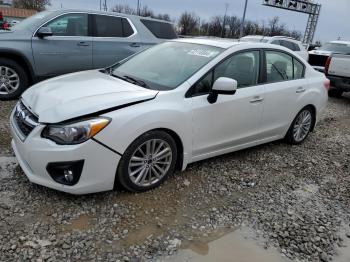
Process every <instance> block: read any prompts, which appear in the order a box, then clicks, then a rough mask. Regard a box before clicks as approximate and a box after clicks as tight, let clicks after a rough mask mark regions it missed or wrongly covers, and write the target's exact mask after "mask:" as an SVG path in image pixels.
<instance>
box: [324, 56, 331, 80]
mask: <svg viewBox="0 0 350 262" xmlns="http://www.w3.org/2000/svg"><path fill="white" fill-rule="evenodd" d="M331 61H332V57H331V56H329V57H328V58H327V61H326V64H325V65H324V73H325V74H326V75H327V74H328V70H329V65H330V64H331Z"/></svg>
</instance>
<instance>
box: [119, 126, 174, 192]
mask: <svg viewBox="0 0 350 262" xmlns="http://www.w3.org/2000/svg"><path fill="white" fill-rule="evenodd" d="M176 161H177V147H176V143H175V140H174V139H173V138H172V137H171V136H170V135H169V134H168V133H166V132H164V131H160V130H155V131H150V132H147V133H145V134H143V135H141V136H140V137H139V138H137V139H136V140H135V141H134V142H132V143H131V145H130V146H129V147H128V148H127V149H126V151H125V153H124V154H123V156H122V158H121V160H120V162H119V165H118V169H117V177H116V182H119V183H120V184H121V185H122V186H123V187H124V188H125V189H127V190H128V191H131V192H144V191H148V190H151V189H153V188H156V187H158V186H159V185H160V184H161V183H163V182H164V181H165V180H166V178H167V177H168V176H169V175H171V174H173V173H174V171H175V166H176ZM115 188H116V185H115Z"/></svg>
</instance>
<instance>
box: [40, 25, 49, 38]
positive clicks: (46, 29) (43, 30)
mask: <svg viewBox="0 0 350 262" xmlns="http://www.w3.org/2000/svg"><path fill="white" fill-rule="evenodd" d="M36 35H37V36H38V37H39V38H44V37H47V36H52V35H53V33H52V30H51V28H50V27H45V26H43V27H41V28H40V29H39V30H38V32H37V33H36Z"/></svg>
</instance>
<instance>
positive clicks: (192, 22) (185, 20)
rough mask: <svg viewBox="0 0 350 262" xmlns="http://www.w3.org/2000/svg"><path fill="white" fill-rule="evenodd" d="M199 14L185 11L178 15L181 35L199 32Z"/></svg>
mask: <svg viewBox="0 0 350 262" xmlns="http://www.w3.org/2000/svg"><path fill="white" fill-rule="evenodd" d="M199 21H200V19H199V16H197V15H196V14H195V13H189V12H185V13H183V14H182V15H181V16H180V19H179V23H178V26H179V29H180V34H181V35H194V34H198V32H199Z"/></svg>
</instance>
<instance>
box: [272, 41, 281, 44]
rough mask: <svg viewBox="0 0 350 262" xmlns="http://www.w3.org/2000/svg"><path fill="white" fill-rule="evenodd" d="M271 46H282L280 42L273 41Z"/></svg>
mask: <svg viewBox="0 0 350 262" xmlns="http://www.w3.org/2000/svg"><path fill="white" fill-rule="evenodd" d="M271 44H274V45H281V43H280V40H273V41H272V42H271Z"/></svg>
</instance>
